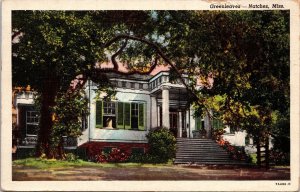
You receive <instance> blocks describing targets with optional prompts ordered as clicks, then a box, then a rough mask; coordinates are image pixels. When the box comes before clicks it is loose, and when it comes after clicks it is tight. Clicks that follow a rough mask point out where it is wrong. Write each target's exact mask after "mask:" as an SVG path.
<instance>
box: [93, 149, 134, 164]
mask: <svg viewBox="0 0 300 192" xmlns="http://www.w3.org/2000/svg"><path fill="white" fill-rule="evenodd" d="M128 158H129V156H128V155H127V154H126V153H124V152H122V151H121V150H120V149H117V148H114V149H112V151H111V152H110V153H104V152H102V153H101V154H99V155H96V156H95V161H96V162H97V163H105V162H113V163H120V162H125V161H127V160H128Z"/></svg>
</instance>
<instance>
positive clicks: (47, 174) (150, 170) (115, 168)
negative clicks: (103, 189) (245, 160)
mask: <svg viewBox="0 0 300 192" xmlns="http://www.w3.org/2000/svg"><path fill="white" fill-rule="evenodd" d="M12 176H13V180H14V181H89V180H95V181H99V180H289V179H290V168H289V167H281V168H271V169H270V170H265V169H260V168H257V167H240V166H236V165H233V166H222V165H219V166H216V165H210V166H203V165H202V166H199V165H173V164H172V163H167V164H142V163H93V162H87V161H82V160H76V161H60V160H45V159H39V158H27V159H22V160H15V161H13V166H12Z"/></svg>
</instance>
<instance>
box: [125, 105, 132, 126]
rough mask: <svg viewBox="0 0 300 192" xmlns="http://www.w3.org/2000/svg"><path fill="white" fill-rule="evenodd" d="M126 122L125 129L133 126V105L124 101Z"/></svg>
mask: <svg viewBox="0 0 300 192" xmlns="http://www.w3.org/2000/svg"><path fill="white" fill-rule="evenodd" d="M124 124H125V129H130V128H131V105H130V103H124Z"/></svg>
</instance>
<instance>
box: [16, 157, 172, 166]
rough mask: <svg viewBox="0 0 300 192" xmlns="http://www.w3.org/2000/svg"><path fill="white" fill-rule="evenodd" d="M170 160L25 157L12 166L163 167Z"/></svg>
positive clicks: (169, 164) (168, 164)
mask: <svg viewBox="0 0 300 192" xmlns="http://www.w3.org/2000/svg"><path fill="white" fill-rule="evenodd" d="M171 165H172V164H171V162H169V163H166V164H144V163H94V162H89V161H83V160H81V159H78V160H75V161H63V160H56V159H41V158H27V159H20V160H15V161H13V166H25V167H32V168H38V169H53V168H70V167H99V168H116V167H118V168H122V167H123V168H128V167H165V166H171Z"/></svg>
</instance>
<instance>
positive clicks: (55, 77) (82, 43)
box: [13, 11, 289, 156]
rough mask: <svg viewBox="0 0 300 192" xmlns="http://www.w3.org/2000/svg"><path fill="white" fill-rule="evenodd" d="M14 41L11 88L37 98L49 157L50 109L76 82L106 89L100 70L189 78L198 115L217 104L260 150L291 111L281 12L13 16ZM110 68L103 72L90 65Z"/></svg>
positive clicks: (286, 17) (286, 39) (286, 43)
mask: <svg viewBox="0 0 300 192" xmlns="http://www.w3.org/2000/svg"><path fill="white" fill-rule="evenodd" d="M13 38H17V39H18V41H16V43H15V44H14V45H13V82H14V85H26V84H30V85H31V86H32V87H33V88H34V89H36V90H37V91H38V92H40V93H41V106H42V107H41V123H40V125H41V126H40V134H39V142H38V147H42V148H44V149H45V150H46V151H45V152H46V154H47V155H48V156H50V152H49V137H48V136H49V134H50V133H51V131H52V125H53V122H52V119H51V110H50V109H51V108H52V107H54V106H55V105H56V102H55V99H56V98H57V97H58V96H59V94H58V93H60V92H61V93H65V92H66V91H67V90H68V89H69V84H70V81H71V80H73V79H74V78H76V77H77V75H78V74H82V75H83V76H82V80H86V79H87V78H91V79H92V80H93V81H96V82H99V83H100V87H103V86H105V85H106V82H107V81H108V80H107V78H106V76H105V73H107V72H116V73H125V74H133V73H140V74H149V73H150V72H151V70H153V69H154V67H155V66H156V65H157V64H160V63H164V64H168V65H170V66H171V76H172V77H173V78H181V76H180V74H182V73H185V74H188V75H189V78H190V80H191V81H190V83H189V84H186V83H185V82H183V83H184V84H185V86H186V87H187V89H188V90H189V91H190V95H191V96H192V97H191V100H192V101H193V102H194V104H195V107H196V108H198V109H199V113H201V112H202V111H203V112H206V113H208V112H209V109H210V107H211V98H215V97H216V98H221V99H216V103H217V104H218V107H217V109H218V110H219V114H221V115H222V119H223V120H224V121H225V122H226V123H227V124H229V125H231V126H232V127H233V128H240V129H246V130H247V131H248V132H249V133H251V134H253V135H254V136H255V137H257V138H258V139H257V144H258V145H259V144H260V143H261V142H260V141H261V140H262V139H261V138H267V137H268V135H269V134H270V132H271V130H272V129H271V126H272V123H271V122H272V121H271V119H270V118H271V114H272V112H274V111H278V112H280V113H282V114H286V113H287V111H288V110H289V12H288V11H227V12H222V11H209V12H208V11H90V12H73V11H64V12H62V11H61V12H58V11H16V12H13ZM107 61H110V62H111V63H112V67H111V68H109V69H107V68H103V66H102V65H101V67H99V65H95V63H98V64H101V63H103V62H107ZM120 63H121V64H122V65H125V67H126V68H127V71H126V72H124V71H120V70H119V68H120V65H121V64H120ZM96 66H98V67H96ZM212 79H213V81H214V82H213V85H212V83H211V80H212ZM199 80H201V82H202V84H203V87H202V89H201V90H199V89H196V87H197V86H196V84H197V81H199ZM209 80H210V81H209ZM255 119H256V120H255ZM254 120H255V122H257V123H256V124H253V122H254ZM252 124H253V126H252ZM287 129H289V128H288V127H287Z"/></svg>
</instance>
